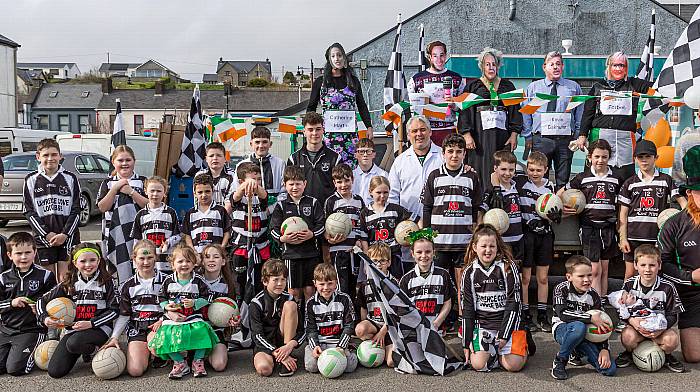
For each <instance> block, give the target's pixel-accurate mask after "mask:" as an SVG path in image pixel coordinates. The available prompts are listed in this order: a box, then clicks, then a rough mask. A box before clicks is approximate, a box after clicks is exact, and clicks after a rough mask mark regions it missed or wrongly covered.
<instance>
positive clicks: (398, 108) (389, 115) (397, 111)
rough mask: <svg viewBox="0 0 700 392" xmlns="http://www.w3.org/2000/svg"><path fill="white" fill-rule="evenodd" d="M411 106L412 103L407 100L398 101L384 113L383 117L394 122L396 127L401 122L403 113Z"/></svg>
mask: <svg viewBox="0 0 700 392" xmlns="http://www.w3.org/2000/svg"><path fill="white" fill-rule="evenodd" d="M410 107H411V104H410V103H408V102H406V101H401V102H397V103H395V104H394V105H392V106H391V107H390V108H389V110H387V111H386V113H384V114H383V115H382V119H384V120H386V121H390V122H392V123H394V125H395V126H396V127H398V126H399V124H401V115H402V114H403V112H404V111H405V110H407V109H409V108H410Z"/></svg>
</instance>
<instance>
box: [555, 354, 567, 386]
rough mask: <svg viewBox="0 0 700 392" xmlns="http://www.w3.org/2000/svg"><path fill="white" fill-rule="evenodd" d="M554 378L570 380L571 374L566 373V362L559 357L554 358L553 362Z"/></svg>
mask: <svg viewBox="0 0 700 392" xmlns="http://www.w3.org/2000/svg"><path fill="white" fill-rule="evenodd" d="M552 377H554V378H555V379H557V380H566V379H567V378H569V373H567V372H566V361H565V360H563V359H561V358H559V356H554V361H552Z"/></svg>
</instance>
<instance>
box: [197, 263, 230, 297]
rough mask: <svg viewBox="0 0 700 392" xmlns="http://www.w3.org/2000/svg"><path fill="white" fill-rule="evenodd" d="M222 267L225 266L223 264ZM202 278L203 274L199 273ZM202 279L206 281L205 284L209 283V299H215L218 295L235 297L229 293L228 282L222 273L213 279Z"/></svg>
mask: <svg viewBox="0 0 700 392" xmlns="http://www.w3.org/2000/svg"><path fill="white" fill-rule="evenodd" d="M224 268H227V267H226V266H224ZM201 276H202V278H204V275H201ZM204 281H205V282H207V285H209V295H210V296H211V299H212V300H214V299H217V298H219V297H228V298H231V299H235V298H233V297H231V296H230V295H229V287H228V283H226V280H225V279H224V277H223V276H222V275H220V276H219V277H218V278H216V279H214V280H208V279H206V278H204Z"/></svg>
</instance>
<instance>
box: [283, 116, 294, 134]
mask: <svg viewBox="0 0 700 392" xmlns="http://www.w3.org/2000/svg"><path fill="white" fill-rule="evenodd" d="M279 121H280V127H279V131H280V132H282V133H291V134H295V133H297V125H298V123H299V117H296V116H283V117H280V118H279Z"/></svg>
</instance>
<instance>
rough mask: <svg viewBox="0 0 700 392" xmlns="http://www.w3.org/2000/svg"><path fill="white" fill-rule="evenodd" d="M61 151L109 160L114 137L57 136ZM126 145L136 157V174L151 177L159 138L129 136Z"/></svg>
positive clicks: (101, 134) (107, 135)
mask: <svg viewBox="0 0 700 392" xmlns="http://www.w3.org/2000/svg"><path fill="white" fill-rule="evenodd" d="M56 140H57V141H58V145H59V146H61V151H83V152H95V153H98V154H102V155H104V156H106V157H107V158H109V157H110V156H111V154H112V151H111V146H112V135H111V134H106V133H97V134H95V133H88V134H69V135H59V136H56ZM126 144H127V146H129V147H131V148H132V149H133V150H134V154H135V155H136V168H135V171H136V173H138V174H140V175H142V176H146V177H150V176H152V175H153V172H154V170H155V159H156V150H157V149H158V138H155V137H147V136H137V135H127V136H126Z"/></svg>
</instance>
